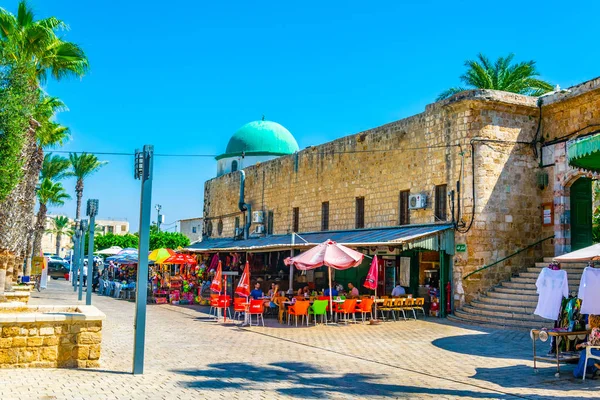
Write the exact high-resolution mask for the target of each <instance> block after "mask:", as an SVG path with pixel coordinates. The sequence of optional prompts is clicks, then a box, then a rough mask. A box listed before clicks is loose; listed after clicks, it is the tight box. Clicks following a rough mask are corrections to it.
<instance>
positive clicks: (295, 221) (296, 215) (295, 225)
mask: <svg viewBox="0 0 600 400" xmlns="http://www.w3.org/2000/svg"><path fill="white" fill-rule="evenodd" d="M292 211H293V216H292V232H298V229H299V228H300V208H298V207H294V209H293V210H292Z"/></svg>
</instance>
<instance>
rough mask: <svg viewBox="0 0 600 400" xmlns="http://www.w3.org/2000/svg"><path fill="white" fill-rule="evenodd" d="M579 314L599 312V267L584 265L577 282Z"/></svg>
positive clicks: (596, 313)
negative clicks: (579, 303) (579, 302)
mask: <svg viewBox="0 0 600 400" xmlns="http://www.w3.org/2000/svg"><path fill="white" fill-rule="evenodd" d="M578 297H579V298H580V299H581V311H580V312H581V314H594V315H599V314H600V269H599V268H592V267H586V268H585V269H584V270H583V274H582V275H581V282H580V283H579V295H578Z"/></svg>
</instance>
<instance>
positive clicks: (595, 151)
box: [567, 134, 600, 172]
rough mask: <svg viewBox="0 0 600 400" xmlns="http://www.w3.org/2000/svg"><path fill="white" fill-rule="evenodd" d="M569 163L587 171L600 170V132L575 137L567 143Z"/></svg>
mask: <svg viewBox="0 0 600 400" xmlns="http://www.w3.org/2000/svg"><path fill="white" fill-rule="evenodd" d="M567 157H568V160H569V165H571V166H573V167H575V168H581V169H584V170H587V171H593V172H599V171H600V134H595V135H590V136H585V137H582V138H580V139H575V140H573V141H571V142H569V143H568V144H567Z"/></svg>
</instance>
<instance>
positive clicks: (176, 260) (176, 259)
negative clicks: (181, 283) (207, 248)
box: [157, 253, 198, 265]
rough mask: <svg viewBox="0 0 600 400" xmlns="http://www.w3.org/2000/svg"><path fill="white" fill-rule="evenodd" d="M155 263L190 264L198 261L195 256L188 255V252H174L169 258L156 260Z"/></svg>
mask: <svg viewBox="0 0 600 400" xmlns="http://www.w3.org/2000/svg"><path fill="white" fill-rule="evenodd" d="M157 264H191V265H196V264H198V261H197V260H196V257H194V256H190V255H189V254H182V253H175V254H173V255H172V256H170V257H169V258H167V259H165V260H163V261H162V262H157Z"/></svg>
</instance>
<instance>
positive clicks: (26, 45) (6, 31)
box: [0, 1, 88, 295]
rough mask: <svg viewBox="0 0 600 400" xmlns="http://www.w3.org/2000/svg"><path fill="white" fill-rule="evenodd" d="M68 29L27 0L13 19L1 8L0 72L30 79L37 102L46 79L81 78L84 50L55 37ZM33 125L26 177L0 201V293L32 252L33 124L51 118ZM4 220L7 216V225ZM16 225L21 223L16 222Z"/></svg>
mask: <svg viewBox="0 0 600 400" xmlns="http://www.w3.org/2000/svg"><path fill="white" fill-rule="evenodd" d="M66 28H67V26H66V24H65V23H64V22H62V21H61V20H59V19H57V18H56V17H49V18H45V19H41V20H36V19H35V16H34V13H33V11H32V10H31V8H29V7H28V5H27V2H25V1H20V2H19V6H18V11H17V15H13V14H12V13H10V12H8V11H7V10H5V9H3V8H0V63H1V64H2V65H3V67H4V68H11V69H14V70H18V73H19V74H22V75H24V76H28V77H31V81H30V83H29V87H30V90H31V92H32V93H35V94H36V96H38V97H40V98H41V99H43V96H41V95H40V93H41V91H40V89H39V84H40V83H44V82H45V81H46V80H47V77H48V75H51V76H52V77H54V78H55V79H56V80H60V79H62V78H64V77H67V76H77V77H81V76H83V75H84V73H85V72H86V71H87V69H88V60H87V57H86V56H85V54H84V52H83V50H82V49H81V48H80V47H79V46H77V45H76V44H74V43H71V42H67V41H65V40H63V39H62V38H61V37H60V36H59V35H58V32H60V31H62V30H65V29H66ZM32 122H33V123H34V124H33V125H32V126H31V127H28V126H24V127H23V130H24V131H25V130H27V129H28V128H29V131H28V134H27V137H26V140H25V144H24V145H23V149H22V158H23V164H24V166H25V171H27V173H26V175H25V176H24V177H23V178H22V179H21V181H20V182H19V184H18V185H17V186H16V187H15V188H14V189H13V192H12V193H11V195H10V196H8V199H7V200H5V201H3V202H1V203H0V295H1V294H2V292H3V290H4V287H5V283H6V286H7V287H10V285H11V279H12V278H11V279H6V280H5V277H6V276H7V275H9V274H10V273H9V272H7V271H10V269H11V267H10V265H11V263H12V264H14V263H15V257H23V256H25V255H26V254H30V253H31V252H30V251H29V250H30V244H29V242H30V241H29V240H28V238H29V237H30V235H29V234H28V233H29V231H30V229H31V223H30V222H29V221H31V220H32V218H31V216H32V215H33V213H34V206H35V187H36V186H37V182H38V175H39V171H40V169H41V164H42V162H43V152H41V151H40V149H39V147H40V145H41V146H43V144H42V143H38V140H39V139H40V138H38V137H37V136H36V127H35V126H37V127H39V126H40V124H42V125H43V124H45V123H49V122H50V120H49V119H46V120H42V121H37V122H36V121H33V120H32ZM54 133H56V132H54ZM63 133H64V131H63ZM40 142H42V141H40ZM59 142H60V140H59ZM15 198H18V199H20V202H19V204H18V205H17V206H14V204H12V203H14V201H13V200H12V199H15ZM5 216H10V218H9V219H8V221H7V219H6V218H5ZM10 221H13V222H10ZM14 221H19V223H18V224H15V223H14ZM26 242H27V245H25V243H26ZM18 261H20V260H18ZM17 264H19V262H17ZM6 266H7V267H6Z"/></svg>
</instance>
